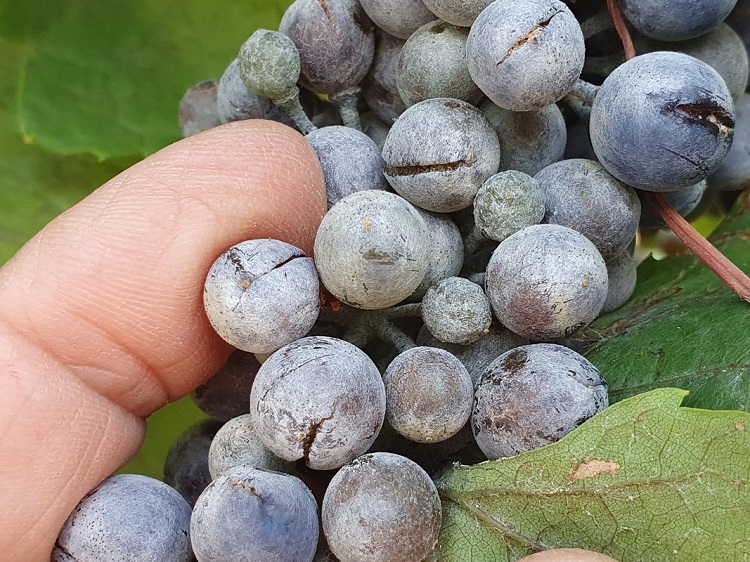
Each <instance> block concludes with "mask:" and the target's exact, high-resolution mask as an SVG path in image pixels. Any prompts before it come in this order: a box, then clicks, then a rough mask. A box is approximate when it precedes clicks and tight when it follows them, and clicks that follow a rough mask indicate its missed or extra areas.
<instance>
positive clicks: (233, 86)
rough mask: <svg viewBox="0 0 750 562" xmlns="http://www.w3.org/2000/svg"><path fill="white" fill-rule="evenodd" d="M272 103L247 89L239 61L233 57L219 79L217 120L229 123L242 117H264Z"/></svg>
mask: <svg viewBox="0 0 750 562" xmlns="http://www.w3.org/2000/svg"><path fill="white" fill-rule="evenodd" d="M272 105H273V104H272V103H271V100H269V99H267V98H262V97H260V96H257V95H256V94H254V93H252V92H251V91H250V90H248V89H247V86H245V83H244V82H243V81H242V78H240V63H239V61H238V60H237V59H234V60H233V61H232V63H231V64H230V65H229V66H228V67H227V69H226V70H225V71H224V75H223V76H222V77H221V80H220V81H219V91H218V92H217V97H216V107H217V109H218V112H219V121H221V122H222V123H230V122H232V121H241V120H243V119H265V118H266V117H267V115H268V113H269V112H270V111H271V108H272Z"/></svg>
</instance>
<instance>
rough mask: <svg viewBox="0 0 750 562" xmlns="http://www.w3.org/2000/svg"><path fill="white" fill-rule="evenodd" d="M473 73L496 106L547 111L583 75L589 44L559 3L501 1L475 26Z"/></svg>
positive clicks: (470, 48)
mask: <svg viewBox="0 0 750 562" xmlns="http://www.w3.org/2000/svg"><path fill="white" fill-rule="evenodd" d="M466 53H467V58H468V62H469V73H470V74H471V77H472V79H473V80H474V82H475V83H476V84H477V86H479V88H480V89H481V90H482V91H483V92H484V93H485V95H486V96H487V97H488V98H490V99H491V100H492V101H493V102H494V103H495V104H496V105H498V106H499V107H502V108H503V109H509V110H511V111H531V110H534V109H541V108H543V107H544V106H547V105H549V104H551V103H555V102H556V101H558V100H560V99H562V97H563V96H564V95H565V94H567V93H568V92H569V91H570V89H571V88H572V87H573V84H575V81H576V80H577V79H578V77H579V76H580V75H581V70H582V69H583V62H584V40H583V34H582V33H581V28H580V26H579V25H578V22H577V21H576V19H575V16H573V13H572V12H571V11H570V10H569V9H568V7H567V6H566V5H565V4H563V3H562V2H558V1H557V0H527V1H525V2H517V1H516V0H495V1H494V2H492V3H491V4H490V5H489V6H488V7H487V8H486V9H485V10H484V11H483V12H482V13H481V14H480V15H479V17H478V18H477V19H476V21H475V22H474V25H472V26H471V31H470V32H469V38H468V40H467V42H466Z"/></svg>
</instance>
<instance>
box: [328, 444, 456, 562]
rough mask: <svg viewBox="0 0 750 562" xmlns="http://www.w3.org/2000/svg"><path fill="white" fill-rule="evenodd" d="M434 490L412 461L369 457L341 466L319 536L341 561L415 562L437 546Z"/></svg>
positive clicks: (330, 490)
mask: <svg viewBox="0 0 750 562" xmlns="http://www.w3.org/2000/svg"><path fill="white" fill-rule="evenodd" d="M441 517H442V510H441V506H440V497H439V496H438V491H437V488H436V487H435V484H434V483H433V482H432V480H431V479H430V477H429V476H428V475H427V473H426V472H425V471H424V470H423V469H422V468H420V466H419V465H418V464H416V463H415V462H413V461H411V460H409V459H407V458H405V457H402V456H400V455H395V454H393V453H368V454H366V455H362V456H361V457H359V458H357V459H356V460H354V461H353V462H351V463H350V464H347V465H346V466H344V467H342V468H341V470H339V471H338V472H337V473H336V475H335V476H334V477H333V479H332V480H331V483H330V484H329V486H328V489H327V490H326V493H325V497H324V498H323V505H322V508H321V518H322V522H323V533H324V534H325V537H326V540H327V541H328V546H329V547H330V549H331V551H332V552H333V553H334V554H335V555H336V557H337V558H338V559H339V560H340V561H341V562H388V561H391V560H398V561H399V562H419V561H421V560H423V559H424V558H425V557H426V556H427V555H428V554H429V553H430V552H431V551H432V549H433V548H434V546H435V544H436V543H437V539H438V533H439V531H440V522H441Z"/></svg>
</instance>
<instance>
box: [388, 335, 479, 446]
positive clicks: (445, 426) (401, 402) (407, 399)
mask: <svg viewBox="0 0 750 562" xmlns="http://www.w3.org/2000/svg"><path fill="white" fill-rule="evenodd" d="M383 382H384V383H385V401H386V402H385V403H386V410H385V415H386V419H387V420H388V423H389V424H390V425H391V427H392V428H393V429H395V430H396V431H397V432H398V433H400V434H401V435H403V436H404V437H406V438H407V439H410V440H412V441H416V442H418V443H437V442H439V441H445V440H446V439H448V438H449V437H452V436H453V435H455V434H456V433H458V431H459V430H460V429H461V428H462V427H463V426H464V424H465V423H466V421H467V420H468V419H469V416H470V415H471V407H472V404H473V402H474V385H473V383H472V382H471V376H470V375H469V372H468V371H467V370H466V367H464V366H463V364H462V363H461V361H459V360H458V358H457V357H456V356H454V355H452V354H451V353H449V352H447V351H445V350H444V349H439V348H437V347H412V348H410V349H407V350H406V351H404V352H403V353H401V354H399V355H398V356H397V357H396V358H395V359H394V360H393V361H392V362H391V364H390V365H388V368H387V369H386V370H385V373H384V374H383Z"/></svg>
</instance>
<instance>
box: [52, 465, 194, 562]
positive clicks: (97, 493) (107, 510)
mask: <svg viewBox="0 0 750 562" xmlns="http://www.w3.org/2000/svg"><path fill="white" fill-rule="evenodd" d="M190 517H191V516H190V505H188V503H187V502H186V501H185V499H184V498H183V497H182V496H181V495H180V494H179V493H178V492H177V491H176V490H175V489H174V488H172V487H171V486H169V485H167V484H165V483H164V482H160V481H159V480H155V479H153V478H149V477H148V476H141V475H140V474H119V475H116V476H111V477H110V478H107V479H106V480H105V481H104V482H102V483H101V484H100V485H99V486H97V487H96V488H95V489H94V490H92V491H91V492H90V493H89V494H88V495H87V496H86V497H85V498H83V499H82V500H81V502H80V503H79V504H78V506H77V507H76V508H75V509H74V510H73V513H71V514H70V517H68V520H67V521H66V522H65V524H64V525H63V528H62V530H61V531H60V535H59V536H58V538H57V543H56V544H55V549H54V550H53V552H52V562H74V561H76V560H83V561H85V562H112V561H126V560H138V561H139V562H190V560H191V559H192V552H191V549H190V538H189V534H188V531H189V529H190Z"/></svg>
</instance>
